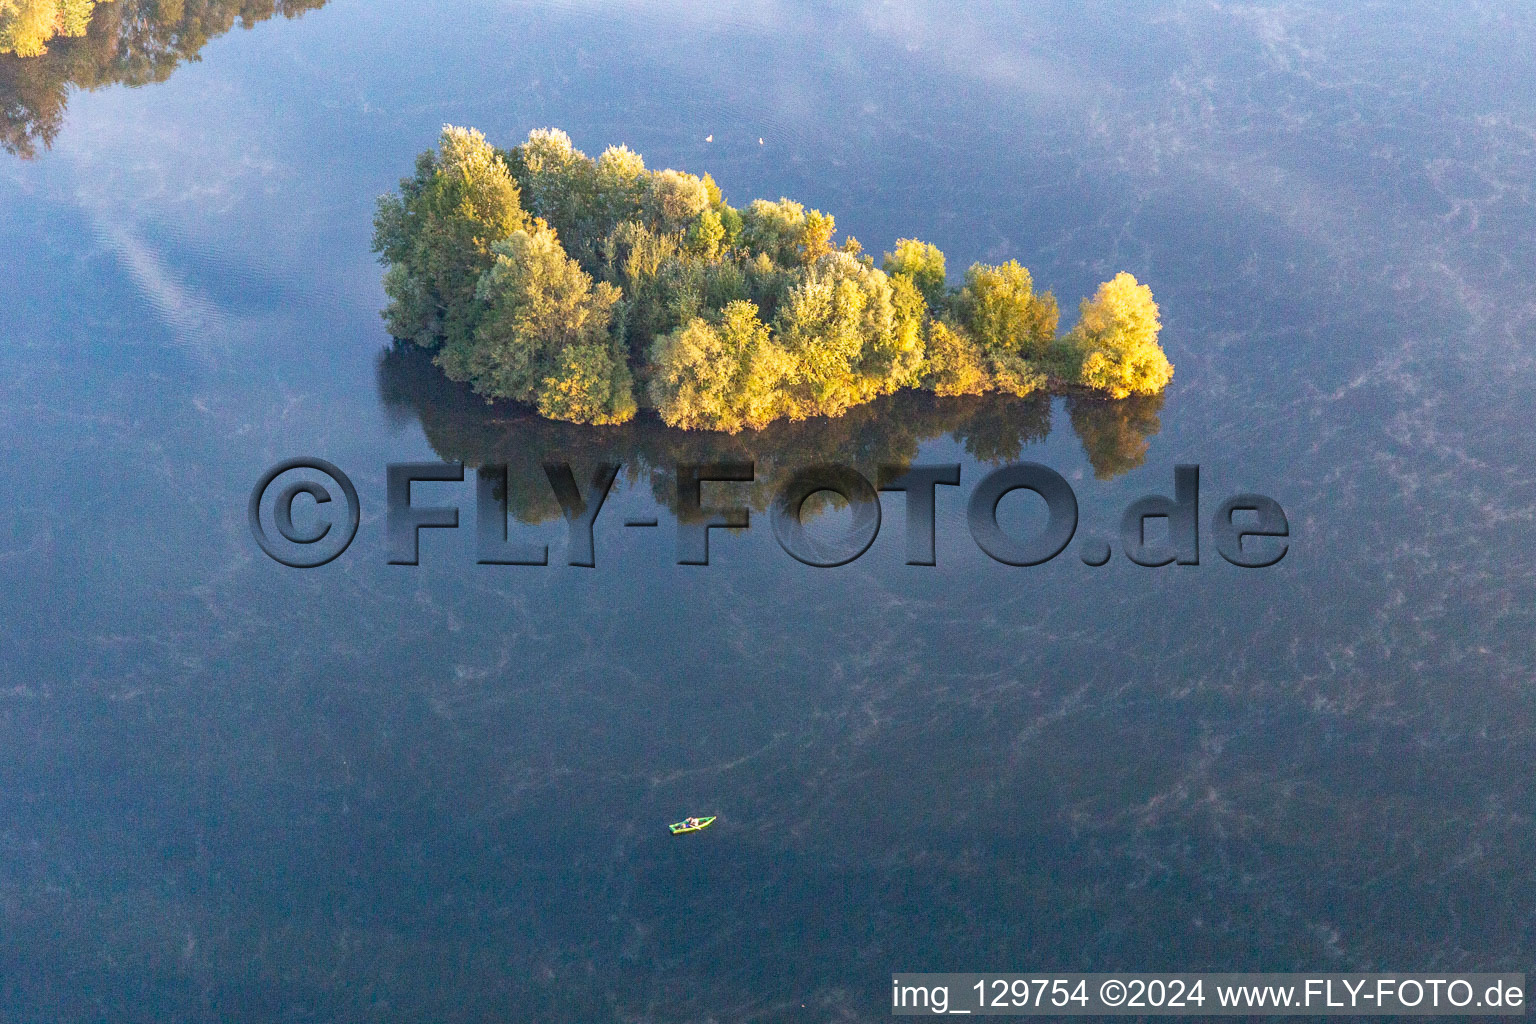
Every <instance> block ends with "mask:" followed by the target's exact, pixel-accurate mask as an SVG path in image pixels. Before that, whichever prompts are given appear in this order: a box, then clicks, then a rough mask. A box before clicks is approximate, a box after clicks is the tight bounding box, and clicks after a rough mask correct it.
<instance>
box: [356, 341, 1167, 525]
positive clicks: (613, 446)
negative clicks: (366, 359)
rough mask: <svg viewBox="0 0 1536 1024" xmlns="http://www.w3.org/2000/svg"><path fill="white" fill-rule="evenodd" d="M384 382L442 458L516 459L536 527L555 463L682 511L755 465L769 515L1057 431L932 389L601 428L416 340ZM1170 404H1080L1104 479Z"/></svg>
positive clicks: (1018, 411)
mask: <svg viewBox="0 0 1536 1024" xmlns="http://www.w3.org/2000/svg"><path fill="white" fill-rule="evenodd" d="M378 387H379V396H380V399H381V401H382V402H383V405H384V408H385V411H386V414H387V415H388V416H389V417H390V418H391V420H393V421H394V422H396V423H398V424H401V425H406V424H409V423H412V422H419V423H420V424H421V427H422V430H423V432H424V433H425V434H426V438H427V442H428V443H429V444H430V445H431V446H432V449H433V450H434V451H435V452H436V453H437V454H438V456H439V457H440V458H442V459H444V460H447V461H451V462H463V463H464V464H466V465H468V466H484V465H488V464H497V463H505V464H507V465H508V466H509V473H508V487H509V490H510V493H509V494H508V495H507V507H508V509H509V510H510V511H511V513H512V514H513V515H514V516H515V517H516V518H517V519H518V520H519V521H521V522H524V523H530V524H537V523H543V522H549V521H552V520H556V519H558V518H559V517H560V506H559V505H558V504H557V502H556V501H555V497H554V493H553V491H552V490H551V489H550V487H549V485H548V483H547V481H546V480H545V476H544V471H543V468H542V467H543V464H544V463H546V462H551V461H555V462H569V463H571V465H572V466H573V467H574V468H575V470H576V474H577V478H578V479H584V478H585V475H586V474H587V473H588V472H589V470H590V468H591V467H592V466H593V465H594V464H595V463H598V462H616V463H619V464H620V465H621V466H622V467H623V468H622V470H621V473H622V475H623V477H624V479H626V480H627V481H628V482H629V483H631V484H645V485H646V486H648V487H649V488H650V490H651V493H652V494H653V495H654V496H655V498H656V501H657V502H658V503H659V504H662V505H665V506H667V507H668V508H670V509H672V511H673V513H674V514H676V512H677V504H678V503H677V483H676V478H675V475H674V474H675V468H676V466H677V465H678V464H679V463H712V462H753V463H755V464H756V479H755V480H754V481H753V482H752V483H750V484H742V485H739V486H740V487H741V488H742V489H743V492H744V493H745V496H746V500H747V504H749V505H750V506H751V507H752V508H753V509H754V510H756V511H758V512H762V511H764V510H766V509H767V508H768V505H769V502H770V501H771V499H772V496H773V494H774V493H775V492H776V491H777V490H778V488H779V487H780V486H781V485H782V484H783V483H784V481H785V480H786V479H787V478H788V476H789V474H791V473H793V472H794V471H795V470H797V469H802V468H804V467H806V466H810V465H814V464H817V463H836V464H840V465H848V466H853V467H855V468H857V469H858V470H860V471H861V472H863V473H864V474H865V475H866V476H867V477H869V478H870V479H871V480H873V479H875V474H876V472H877V469H878V467H879V466H881V465H893V464H894V465H903V464H906V463H909V462H911V461H913V460H914V459H915V458H916V457H917V454H918V447H919V445H921V444H922V443H923V442H924V441H930V440H935V439H938V438H944V437H948V438H950V439H952V440H954V441H955V442H957V443H959V444H960V445H961V446H962V447H963V448H964V449H965V451H967V452H969V453H970V454H971V455H972V456H973V457H975V458H976V459H978V460H980V461H982V462H987V463H992V464H1001V463H1004V462H1012V461H1016V460H1018V459H1019V458H1021V457H1023V455H1024V449H1025V448H1026V447H1027V446H1029V445H1031V444H1035V443H1038V442H1040V441H1043V440H1044V439H1045V438H1046V436H1047V435H1048V434H1049V433H1050V431H1051V400H1050V398H1049V397H1048V396H1044V395H1032V396H1030V397H1028V398H1014V397H1011V396H1008V395H1000V394H991V395H982V396H965V397H954V398H939V397H936V396H934V395H931V394H929V393H927V392H921V391H900V392H897V393H896V394H893V395H888V396H886V397H884V398H881V399H877V400H876V401H874V402H870V403H869V404H867V405H861V406H856V407H854V408H852V409H850V410H849V411H848V412H847V413H846V414H844V415H842V416H838V417H834V418H827V417H816V418H812V419H806V420H800V421H798V422H795V421H787V420H781V421H777V422H774V423H772V424H770V425H769V426H767V427H766V428H764V429H762V430H758V431H745V432H743V433H739V434H724V433H717V432H713V431H702V430H677V429H674V428H672V427H668V426H666V425H665V424H663V423H662V422H661V420H660V419H659V418H657V417H656V416H655V414H654V413H650V412H646V413H642V414H641V415H639V416H637V417H635V418H634V419H633V420H631V421H629V422H628V423H623V424H619V425H616V426H604V427H592V426H585V425H581V424H574V423H563V422H558V421H555V420H548V419H545V418H543V417H541V416H539V415H538V413H536V412H535V411H533V410H532V409H529V408H526V407H523V406H518V405H513V404H510V403H496V404H487V403H486V401H485V400H484V399H483V398H481V397H480V396H478V395H476V394H474V392H472V391H471V390H470V389H469V388H468V387H467V386H465V385H460V384H455V383H454V382H452V381H450V380H448V379H447V378H446V377H445V376H444V375H443V373H442V371H441V370H439V369H438V368H437V367H436V366H435V365H433V363H432V356H431V353H429V352H426V351H424V350H422V349H419V348H416V347H414V346H411V345H396V346H394V347H391V348H389V349H386V350H385V351H384V352H383V354H382V355H381V357H380V359H379V364H378ZM1161 401H1162V400H1161V397H1160V396H1154V398H1152V399H1148V400H1147V401H1145V402H1137V401H1136V400H1133V399H1122V400H1120V401H1105V402H1084V401H1080V400H1076V399H1073V400H1069V403H1068V408H1069V409H1070V410H1072V413H1071V415H1072V423H1073V426H1074V427H1075V428H1077V429H1078V433H1079V435H1080V436H1082V437H1083V444H1084V447H1085V448H1086V449H1087V450H1088V454H1089V460H1090V461H1091V462H1092V464H1093V467H1094V471H1095V475H1096V476H1097V477H1098V478H1099V479H1108V478H1110V477H1112V476H1115V475H1116V474H1117V473H1119V472H1123V471H1124V470H1125V469H1130V468H1132V467H1134V466H1137V465H1140V464H1141V462H1142V461H1143V459H1144V458H1145V456H1146V451H1147V436H1148V434H1150V433H1156V431H1157V429H1158V426H1159V424H1158V421H1157V416H1156V411H1157V408H1159V407H1160V406H1161ZM1133 405H1134V406H1135V407H1136V409H1137V410H1138V411H1136V412H1131V413H1128V414H1125V415H1123V416H1117V414H1115V413H1114V412H1112V411H1111V412H1108V413H1106V412H1104V411H1103V410H1104V409H1107V410H1114V409H1118V408H1126V407H1130V406H1133ZM1101 407H1102V409H1101ZM1085 429H1086V430H1087V431H1088V433H1084V430H1085ZM1113 467H1123V468H1118V469H1117V468H1113ZM818 507H822V503H812V504H808V505H807V512H814V510H815V509H816V508H818Z"/></svg>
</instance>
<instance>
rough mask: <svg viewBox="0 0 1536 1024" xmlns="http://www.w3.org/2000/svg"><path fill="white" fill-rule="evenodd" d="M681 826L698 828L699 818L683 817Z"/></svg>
mask: <svg viewBox="0 0 1536 1024" xmlns="http://www.w3.org/2000/svg"><path fill="white" fill-rule="evenodd" d="M683 827H684V828H698V827H699V819H698V818H684V819H683Z"/></svg>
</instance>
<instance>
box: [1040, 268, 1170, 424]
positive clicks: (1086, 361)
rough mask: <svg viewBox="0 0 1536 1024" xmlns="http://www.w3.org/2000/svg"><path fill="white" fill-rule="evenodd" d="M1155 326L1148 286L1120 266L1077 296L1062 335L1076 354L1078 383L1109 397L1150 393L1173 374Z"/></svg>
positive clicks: (1154, 309)
mask: <svg viewBox="0 0 1536 1024" xmlns="http://www.w3.org/2000/svg"><path fill="white" fill-rule="evenodd" d="M1161 329H1162V323H1161V321H1160V320H1159V319H1158V312H1157V303H1156V302H1154V301H1153V300H1152V289H1151V288H1148V287H1147V286H1146V285H1144V284H1140V283H1138V282H1137V280H1136V278H1134V277H1132V276H1131V275H1130V274H1127V273H1125V272H1124V271H1122V272H1121V273H1118V274H1116V275H1115V276H1114V277H1113V278H1112V279H1110V280H1108V281H1105V282H1104V283H1103V284H1101V285H1099V290H1098V291H1097V292H1095V293H1094V296H1093V298H1091V299H1084V300H1083V302H1082V307H1081V315H1080V316H1079V318H1078V321H1077V326H1075V327H1073V328H1072V330H1071V331H1070V332H1069V333H1068V335H1067V338H1066V341H1067V343H1068V345H1069V346H1070V347H1071V348H1072V349H1074V350H1076V352H1077V353H1079V355H1080V356H1081V360H1082V369H1081V370H1080V371H1079V372H1080V373H1081V380H1082V383H1083V384H1085V385H1087V386H1088V387H1090V388H1093V389H1095V390H1097V391H1103V392H1105V393H1106V394H1108V395H1109V396H1110V397H1111V398H1125V397H1127V396H1128V395H1150V394H1155V393H1156V392H1159V391H1161V390H1162V389H1163V388H1165V387H1167V386H1168V382H1169V381H1170V380H1171V379H1172V378H1173V364H1172V363H1170V362H1169V361H1168V356H1167V355H1166V354H1164V352H1163V348H1162V346H1161V345H1159V344H1158V343H1157V334H1158V331H1159V330H1161Z"/></svg>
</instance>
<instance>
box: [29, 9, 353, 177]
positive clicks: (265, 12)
mask: <svg viewBox="0 0 1536 1024" xmlns="http://www.w3.org/2000/svg"><path fill="white" fill-rule="evenodd" d="M325 3H326V0H112V2H111V3H98V4H97V5H96V8H95V12H94V13H93V14H92V16H91V22H90V27H89V28H88V29H87V30H86V33H85V35H84V36H81V37H79V38H66V37H63V36H55V37H54V38H52V39H50V40H49V41H48V43H47V52H46V53H43V54H41V55H39V56H33V57H17V56H15V55H14V54H4V55H0V146H3V147H4V148H5V149H6V150H7V151H8V152H11V153H15V154H17V155H18V156H21V157H31V156H34V155H35V154H36V152H37V147H38V144H39V143H41V144H42V146H43V147H44V148H47V147H48V146H49V145H51V144H52V142H53V139H54V136H55V135H57V134H58V132H59V128H60V127H61V126H62V125H63V122H64V110H65V107H66V106H67V105H68V103H69V91H70V89H71V88H78V89H98V88H101V87H102V86H107V85H130V86H132V85H145V84H147V83H150V82H162V81H164V80H165V79H167V78H169V77H170V74H171V72H172V71H174V70H176V68H177V66H178V65H180V64H181V63H182V62H183V61H189V60H196V59H197V54H198V51H199V50H201V49H202V48H203V46H204V45H206V44H207V42H208V41H209V40H210V39H213V38H215V37H217V36H221V35H223V34H224V33H226V32H228V31H229V30H230V29H232V28H234V27H235V25H236V24H239V25H241V26H243V27H245V28H250V27H251V26H253V25H255V24H257V23H258V22H262V21H266V20H267V19H268V18H271V17H273V16H274V15H279V14H280V15H282V16H283V17H286V18H294V17H297V16H299V15H300V14H303V13H304V12H305V11H309V10H313V9H315V8H318V7H323V6H324V5H325ZM5 7H6V4H5V3H3V2H0V12H3V11H4V8H5Z"/></svg>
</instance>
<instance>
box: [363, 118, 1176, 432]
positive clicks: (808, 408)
mask: <svg viewBox="0 0 1536 1024" xmlns="http://www.w3.org/2000/svg"><path fill="white" fill-rule="evenodd" d="M835 237H836V229H835V225H834V222H833V218H832V216H831V215H829V214H825V213H822V212H821V211H819V210H807V209H806V208H805V207H804V206H803V205H801V204H800V203H796V202H794V201H792V200H789V199H780V200H778V201H776V202H775V201H771V200H766V199H758V200H754V201H753V202H752V203H751V204H749V205H748V206H746V207H745V208H741V209H737V208H735V207H733V206H731V205H730V204H729V203H728V202H726V200H725V198H724V197H723V196H722V194H721V192H720V188H719V186H718V185H716V183H715V182H714V180H713V179H712V178H711V177H710V176H709V175H707V174H706V175H704V176H703V177H696V176H694V175H692V174H687V173H684V172H681V171H676V170H670V169H669V170H660V171H651V170H648V169H647V168H646V167H645V163H644V160H643V159H642V158H641V156H640V155H639V154H638V153H635V152H633V151H632V150H630V149H628V148H627V147H625V146H611V147H609V148H608V149H607V150H605V151H604V152H603V153H602V154H601V155H600V156H599V157H597V158H596V159H592V158H591V157H588V156H586V155H585V154H583V153H582V152H581V151H579V150H578V149H576V148H575V147H574V146H573V145H572V143H571V140H570V138H569V137H568V136H567V135H566V134H565V133H564V132H562V131H558V130H554V129H542V130H537V131H534V132H532V133H530V134H529V136H528V140H527V141H526V142H525V143H523V144H522V145H520V146H517V147H515V148H513V149H511V150H502V149H498V148H496V147H494V146H493V145H491V144H490V143H489V142H487V141H486V139H485V137H484V136H483V135H481V134H480V133H479V132H478V131H475V130H473V129H469V128H458V127H453V126H445V127H444V129H443V132H442V135H441V138H440V140H439V145H438V148H437V149H436V150H429V151H428V152H425V153H423V154H421V155H420V156H419V157H418V158H417V162H416V171H415V174H414V175H413V176H411V177H409V178H405V179H403V180H402V181H401V183H400V190H399V192H398V193H397V194H390V195H385V196H382V197H380V199H379V204H378V211H377V215H376V217H375V233H374V249H375V251H376V252H377V253H378V254H379V259H380V262H381V263H384V264H385V265H387V267H388V268H389V269H388V270H387V272H386V273H385V277H384V286H385V291H386V293H387V294H388V296H389V299H390V302H389V306H388V307H387V308H386V309H385V310H384V313H383V315H384V318H385V320H386V321H387V323H388V327H389V331H390V333H391V335H393V336H394V337H395V338H397V339H401V340H405V341H410V342H413V343H415V344H417V345H420V346H422V347H424V348H427V349H430V350H433V352H434V353H435V355H434V361H435V362H436V364H437V365H438V366H439V367H440V368H441V369H442V371H443V372H444V373H445V374H446V375H447V376H448V377H449V378H451V379H452V380H455V381H460V382H465V383H468V384H469V385H470V386H471V387H472V388H473V389H474V391H475V392H476V393H478V394H480V395H482V396H484V397H485V398H486V399H488V400H495V399H507V400H512V401H515V402H520V403H524V404H527V405H530V406H533V407H534V408H536V409H537V410H538V412H539V413H540V414H541V415H542V416H545V417H547V418H549V419H554V420H563V421H568V422H573V423H590V424H617V423H624V422H626V421H628V420H630V419H631V418H633V417H634V415H635V413H636V412H637V411H638V409H639V408H640V406H641V405H642V404H643V405H646V406H650V407H654V408H655V409H656V411H657V413H658V414H659V415H660V417H661V419H662V420H663V421H664V422H665V423H667V424H668V425H669V426H673V427H680V428H683V429H700V430H718V431H726V432H728V433H735V432H737V431H740V430H742V429H753V430H757V429H761V428H763V427H765V426H766V425H767V424H769V423H771V422H773V421H775V420H780V419H789V420H801V419H806V418H808V417H813V416H839V415H841V414H843V413H844V412H846V411H847V410H848V409H850V408H852V407H854V406H857V405H862V404H864V403H867V402H870V401H872V400H873V399H876V398H878V397H880V396H882V395H887V394H891V393H893V392H895V391H898V390H901V389H904V388H918V389H922V390H926V391H931V392H933V393H935V394H938V395H977V394H983V393H987V392H1004V393H1007V394H1011V395H1015V396H1023V395H1029V394H1032V393H1036V392H1043V391H1049V390H1074V391H1079V392H1085V393H1092V394H1096V395H1099V396H1102V397H1109V398H1125V397H1128V396H1132V395H1150V394H1156V393H1158V392H1160V391H1161V390H1162V389H1163V388H1164V387H1165V386H1166V385H1167V383H1168V381H1169V379H1170V378H1171V377H1172V375H1173V367H1172V365H1171V364H1170V363H1169V362H1168V359H1167V357H1166V356H1165V355H1164V353H1163V350H1162V348H1161V347H1160V346H1159V345H1158V343H1157V334H1158V330H1159V328H1160V324H1159V321H1158V311H1157V304H1156V302H1154V301H1153V298H1152V292H1151V289H1149V288H1147V287H1146V286H1145V285H1142V284H1140V283H1138V282H1137V281H1136V279H1135V278H1134V277H1132V276H1131V275H1130V274H1127V273H1120V274H1117V275H1116V276H1115V277H1114V278H1113V279H1111V280H1109V281H1106V282H1105V283H1103V284H1102V285H1100V286H1099V289H1098V291H1097V293H1095V295H1094V296H1093V297H1092V298H1089V299H1085V300H1084V301H1083V302H1082V304H1081V308H1080V312H1079V317H1078V321H1077V324H1076V326H1074V327H1073V328H1072V329H1071V330H1069V331H1067V332H1066V333H1065V334H1060V333H1058V320H1059V311H1058V309H1057V305H1056V299H1055V297H1054V296H1053V295H1052V294H1051V293H1050V292H1048V291H1047V292H1040V291H1037V290H1036V289H1035V287H1034V282H1033V280H1032V278H1031V276H1030V273H1029V271H1028V270H1026V269H1025V268H1024V267H1022V266H1020V265H1019V264H1018V263H1017V262H1016V261H1009V262H1007V263H1004V264H1001V265H999V266H991V265H987V264H981V263H977V264H974V265H972V266H971V268H970V269H969V270H967V271H966V273H965V276H964V280H963V284H962V285H961V286H959V287H952V286H950V285H949V284H948V276H947V271H946V267H945V261H944V254H943V253H942V252H940V251H939V250H938V248H937V247H935V246H933V245H931V244H928V243H925V242H921V241H917V240H915V239H901V240H899V241H898V242H897V243H896V245H895V248H894V251H892V252H887V253H885V254H884V258H883V260H882V262H881V263H880V265H879V266H877V265H876V264H875V261H874V259H873V258H872V257H871V256H869V255H867V254H865V253H864V252H863V251H862V248H861V247H860V245H859V243H858V242H857V241H856V240H854V239H853V238H852V237H846V238H844V239H843V240H842V241H841V242H840V243H838V242H835Z"/></svg>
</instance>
